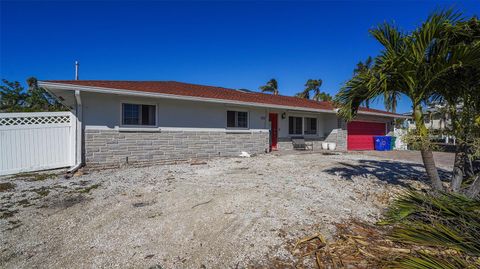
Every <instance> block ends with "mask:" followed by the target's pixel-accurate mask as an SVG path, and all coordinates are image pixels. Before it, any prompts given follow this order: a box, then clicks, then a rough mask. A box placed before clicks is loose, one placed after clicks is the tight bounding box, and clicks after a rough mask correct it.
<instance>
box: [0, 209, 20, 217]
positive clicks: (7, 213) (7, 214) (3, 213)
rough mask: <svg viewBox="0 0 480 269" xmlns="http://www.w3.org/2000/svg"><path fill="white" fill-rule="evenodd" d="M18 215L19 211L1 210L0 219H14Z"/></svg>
mask: <svg viewBox="0 0 480 269" xmlns="http://www.w3.org/2000/svg"><path fill="white" fill-rule="evenodd" d="M16 213H18V210H1V211H0V219H8V218H11V217H13V216H14V215H15V214H16Z"/></svg>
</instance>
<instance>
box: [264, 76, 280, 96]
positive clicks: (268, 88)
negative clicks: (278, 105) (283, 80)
mask: <svg viewBox="0 0 480 269" xmlns="http://www.w3.org/2000/svg"><path fill="white" fill-rule="evenodd" d="M260 90H261V91H262V92H271V93H273V95H278V94H279V92H278V83H277V80H276V79H274V78H272V79H270V80H269V81H268V82H267V84H265V85H263V86H260Z"/></svg>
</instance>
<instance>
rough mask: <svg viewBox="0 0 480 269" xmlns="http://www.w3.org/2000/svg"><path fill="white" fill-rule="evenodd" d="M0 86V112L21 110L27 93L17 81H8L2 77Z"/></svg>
mask: <svg viewBox="0 0 480 269" xmlns="http://www.w3.org/2000/svg"><path fill="white" fill-rule="evenodd" d="M2 82H3V84H4V85H2V86H0V112H17V111H22V109H23V107H24V105H25V100H26V97H27V94H26V93H25V89H24V88H23V87H22V85H20V83H19V82H18V81H15V82H10V81H8V80H6V79H2Z"/></svg>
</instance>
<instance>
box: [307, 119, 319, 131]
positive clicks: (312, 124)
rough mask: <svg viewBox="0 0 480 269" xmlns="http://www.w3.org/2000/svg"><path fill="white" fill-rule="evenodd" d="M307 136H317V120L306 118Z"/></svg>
mask: <svg viewBox="0 0 480 269" xmlns="http://www.w3.org/2000/svg"><path fill="white" fill-rule="evenodd" d="M305 134H306V135H315V134H317V119H316V118H305Z"/></svg>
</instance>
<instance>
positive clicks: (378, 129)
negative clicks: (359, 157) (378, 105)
mask: <svg viewBox="0 0 480 269" xmlns="http://www.w3.org/2000/svg"><path fill="white" fill-rule="evenodd" d="M347 131H348V134H347V145H348V146H347V147H348V150H373V149H374V146H373V145H374V142H373V137H374V136H375V135H385V123H378V122H365V121H352V122H349V123H348V126H347Z"/></svg>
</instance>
